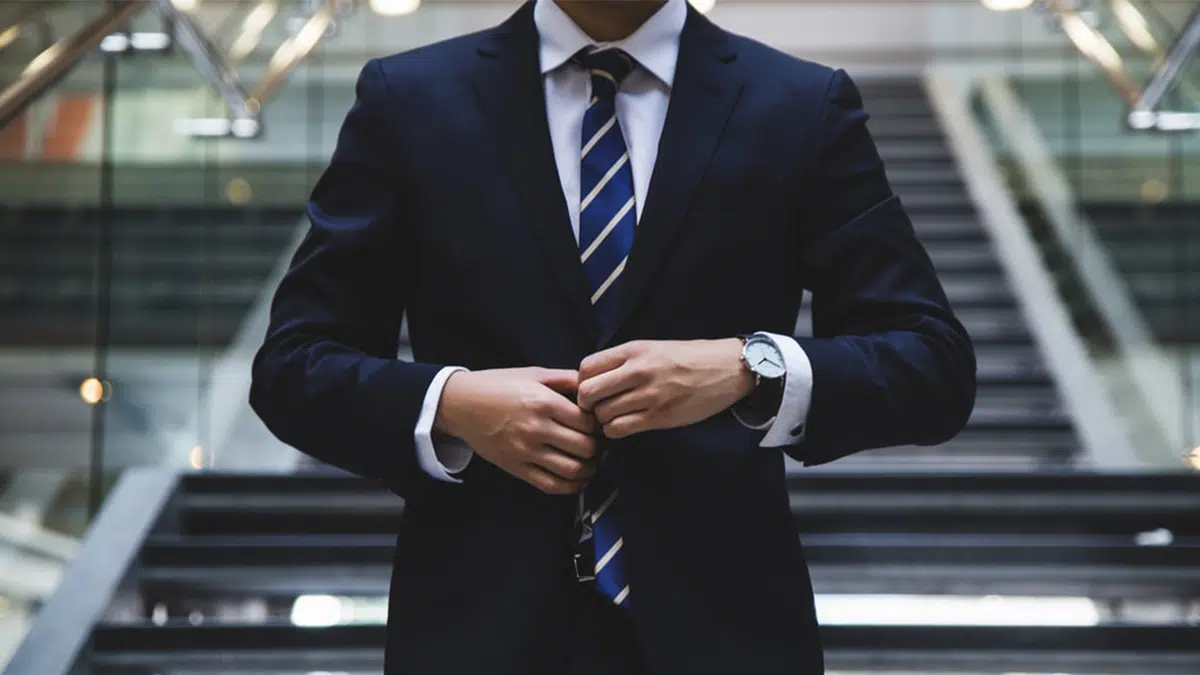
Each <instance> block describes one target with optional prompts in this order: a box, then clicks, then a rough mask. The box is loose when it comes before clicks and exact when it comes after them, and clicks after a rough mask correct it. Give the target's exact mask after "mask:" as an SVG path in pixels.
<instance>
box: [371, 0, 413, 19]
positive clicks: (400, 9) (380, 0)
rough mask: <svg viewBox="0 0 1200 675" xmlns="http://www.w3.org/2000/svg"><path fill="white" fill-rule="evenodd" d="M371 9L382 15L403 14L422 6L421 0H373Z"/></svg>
mask: <svg viewBox="0 0 1200 675" xmlns="http://www.w3.org/2000/svg"><path fill="white" fill-rule="evenodd" d="M370 6H371V11H373V12H375V13H376V14H378V15H380V16H403V15H405V14H412V13H413V12H415V11H417V9H418V8H420V7H421V0H371V2H370Z"/></svg>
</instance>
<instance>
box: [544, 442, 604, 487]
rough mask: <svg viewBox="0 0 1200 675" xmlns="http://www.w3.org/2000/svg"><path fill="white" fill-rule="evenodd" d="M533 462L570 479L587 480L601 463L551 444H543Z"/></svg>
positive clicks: (563, 477)
mask: <svg viewBox="0 0 1200 675" xmlns="http://www.w3.org/2000/svg"><path fill="white" fill-rule="evenodd" d="M532 463H533V464H535V465H537V466H539V467H541V468H542V469H545V470H546V471H549V472H550V473H552V474H554V475H555V476H558V477H559V478H562V479H563V480H569V481H580V480H582V481H586V480H587V479H589V478H591V477H592V476H593V475H594V474H595V473H596V467H597V465H599V462H597V461H595V460H586V459H580V458H578V457H575V456H573V455H569V454H567V453H565V452H563V451H562V450H560V449H558V448H556V447H553V446H549V445H543V446H542V447H540V448H537V449H536V450H535V451H534V455H533V457H532Z"/></svg>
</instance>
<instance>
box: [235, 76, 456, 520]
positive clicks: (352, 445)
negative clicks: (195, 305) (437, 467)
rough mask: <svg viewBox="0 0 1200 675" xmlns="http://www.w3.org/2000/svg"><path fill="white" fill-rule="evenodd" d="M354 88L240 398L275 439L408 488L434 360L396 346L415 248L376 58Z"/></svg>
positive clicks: (414, 487)
mask: <svg viewBox="0 0 1200 675" xmlns="http://www.w3.org/2000/svg"><path fill="white" fill-rule="evenodd" d="M356 93H357V100H356V101H355V103H354V106H353V108H352V109H351V110H350V112H349V114H348V115H347V117H346V120H345V122H344V123H343V125H342V129H341V132H340V134H339V136H338V141H337V147H336V150H335V151H334V154H333V158H332V160H331V161H330V164H329V167H328V168H327V169H326V171H325V173H324V174H323V175H322V176H321V178H320V180H319V181H318V182H317V185H316V187H315V188H314V190H313V193H312V197H311V200H310V201H309V203H308V209H307V213H308V219H309V221H310V223H311V225H310V228H309V230H308V233H307V235H306V236H305V237H304V240H303V243H301V245H300V247H299V249H298V250H297V252H296V254H295V257H294V258H293V259H292V262H291V267H290V268H289V269H288V272H287V274H286V275H285V276H284V278H283V280H282V282H281V283H280V285H279V288H278V290H277V291H276V293H275V298H274V301H273V303H272V305H271V316H270V324H269V326H268V328H267V335H266V340H265V342H264V343H263V346H262V347H261V349H260V350H259V351H258V354H257V356H256V357H255V359H254V366H253V383H252V386H251V390H250V404H251V406H252V407H253V408H254V410H255V412H256V413H257V414H258V415H259V417H261V418H262V420H263V422H264V423H265V424H266V425H267V427H268V428H269V429H270V430H271V432H272V433H274V434H275V435H276V436H277V437H278V438H279V439H280V440H282V441H284V442H285V443H288V444H289V445H292V446H293V447H295V448H296V449H298V450H300V451H301V452H304V453H305V454H308V455H311V456H312V457H315V458H316V459H319V460H321V461H323V462H326V463H328V464H332V465H334V466H337V467H339V468H342V469H345V470H348V471H351V472H353V473H355V474H358V475H360V476H364V477H367V478H372V479H375V480H378V481H381V482H382V483H384V484H385V485H386V486H388V487H389V488H390V489H392V490H394V491H396V492H398V493H399V494H401V495H402V496H405V497H410V496H411V495H412V493H413V492H415V491H418V490H422V489H426V488H427V487H428V484H429V483H430V482H431V481H432V480H433V479H432V478H431V477H429V476H428V475H426V474H425V473H424V472H423V471H422V470H421V468H420V467H419V466H418V462H417V456H416V449H415V444H414V435H413V431H414V429H415V425H416V422H417V418H418V415H419V414H420V411H421V405H422V402H423V400H424V398H425V393H426V390H427V389H428V387H429V385H430V383H431V382H432V380H433V378H434V377H435V376H436V374H437V373H438V371H439V370H440V369H441V367H440V366H438V365H433V364H424V363H409V362H405V361H400V360H398V359H397V358H396V354H397V350H398V348H399V340H400V322H401V319H402V316H403V314H404V308H405V303H406V301H407V300H408V299H409V293H410V291H411V289H412V286H413V283H412V272H413V269H414V267H413V264H414V260H415V258H414V253H415V252H414V251H413V250H412V249H411V246H410V245H409V244H408V242H409V241H410V236H409V235H410V233H409V231H408V225H409V223H408V222H407V220H406V217H405V205H404V203H403V201H404V200H403V193H404V185H403V182H402V180H401V179H400V178H399V177H398V176H397V175H396V173H397V172H396V171H394V170H393V169H392V168H391V167H393V166H395V163H394V162H393V161H391V160H392V157H393V153H395V152H396V151H397V149H396V148H395V145H394V143H393V140H392V138H391V137H390V136H389V131H388V130H389V128H391V125H392V124H394V123H395V121H394V120H395V118H394V116H392V115H391V114H390V112H389V109H388V108H389V98H388V95H387V90H386V83H385V81H384V75H383V71H382V68H381V65H380V63H379V62H378V61H371V62H369V63H368V64H367V65H366V66H365V67H364V68H363V71H362V73H361V75H360V76H359V79H358V84H357V90H356Z"/></svg>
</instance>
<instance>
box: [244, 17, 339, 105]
mask: <svg viewBox="0 0 1200 675" xmlns="http://www.w3.org/2000/svg"><path fill="white" fill-rule="evenodd" d="M337 7H338V2H337V0H325V1H324V2H323V3H322V4H321V7H320V8H319V9H317V11H315V12H313V13H312V15H311V16H309V17H308V21H307V22H305V24H304V25H303V26H302V27H301V28H300V30H299V31H297V32H296V34H295V35H293V36H292V37H290V38H288V39H287V40H286V41H285V42H284V43H283V44H282V45H280V46H279V49H277V50H276V51H275V53H274V54H273V55H272V56H271V60H270V62H269V63H268V65H267V72H266V73H265V74H264V75H263V78H262V80H261V81H260V82H259V83H258V84H257V85H255V87H254V89H253V90H251V92H250V99H251V100H252V101H254V102H255V104H256V105H257V106H258V107H260V108H261V107H262V106H263V105H265V104H266V103H267V101H269V100H270V99H271V98H272V97H274V96H275V94H277V93H278V92H279V89H280V87H282V86H283V81H284V79H285V78H286V77H287V75H288V73H290V72H292V70H293V69H294V68H295V67H296V66H297V65H299V64H300V62H301V61H303V60H304V59H305V58H307V57H308V55H309V54H310V53H312V50H313V49H315V48H316V46H317V45H318V44H319V43H320V42H321V40H322V39H323V38H324V37H325V35H326V34H328V32H329V27H330V26H332V25H333V19H334V15H335V14H336V12H337Z"/></svg>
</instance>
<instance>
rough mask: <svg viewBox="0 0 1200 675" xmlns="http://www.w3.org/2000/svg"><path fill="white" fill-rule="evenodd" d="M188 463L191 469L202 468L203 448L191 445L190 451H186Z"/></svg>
mask: <svg viewBox="0 0 1200 675" xmlns="http://www.w3.org/2000/svg"><path fill="white" fill-rule="evenodd" d="M188 464H190V465H191V466H192V468H193V469H203V468H204V448H203V447H201V446H199V445H193V446H192V449H191V451H189V452H188Z"/></svg>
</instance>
